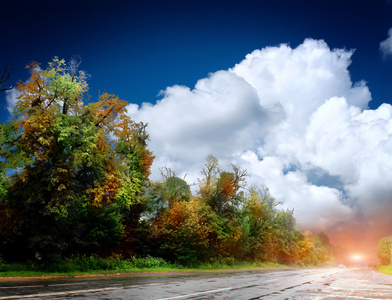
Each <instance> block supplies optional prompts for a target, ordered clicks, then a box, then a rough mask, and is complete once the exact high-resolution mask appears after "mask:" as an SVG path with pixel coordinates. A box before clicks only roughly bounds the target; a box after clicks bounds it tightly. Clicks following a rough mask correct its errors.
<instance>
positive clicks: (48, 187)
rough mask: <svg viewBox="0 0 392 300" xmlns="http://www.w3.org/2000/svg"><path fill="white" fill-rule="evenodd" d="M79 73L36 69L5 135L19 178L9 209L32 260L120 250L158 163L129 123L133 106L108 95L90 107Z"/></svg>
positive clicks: (137, 127)
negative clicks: (128, 223)
mask: <svg viewBox="0 0 392 300" xmlns="http://www.w3.org/2000/svg"><path fill="white" fill-rule="evenodd" d="M77 66H78V63H75V62H71V64H68V65H67V64H66V63H65V61H64V60H59V59H58V58H55V59H54V60H53V61H52V62H50V63H49V64H48V68H47V69H40V68H38V64H37V63H32V64H30V65H29V66H28V67H27V68H28V69H29V70H30V71H31V77H30V80H29V81H28V82H25V83H19V84H18V87H17V89H18V91H19V92H20V96H19V98H18V102H17V103H16V107H15V110H14V115H13V118H12V119H11V121H10V122H8V123H5V124H2V125H1V128H0V134H1V136H0V145H1V148H0V156H1V158H2V159H1V161H2V167H3V169H7V170H9V171H10V172H11V173H12V174H13V175H12V176H11V185H10V189H9V193H8V197H7V199H8V200H7V203H8V204H9V206H10V207H11V208H12V209H14V210H16V211H17V212H18V213H20V214H21V215H22V219H23V226H22V228H21V235H23V236H24V237H25V238H26V239H25V240H26V245H24V246H25V247H28V248H29V249H30V251H31V253H35V252H39V253H42V254H49V253H70V252H73V251H96V250H97V249H99V248H102V247H106V246H114V245H116V244H117V243H118V242H119V241H120V239H121V237H122V235H123V233H124V232H123V229H124V227H123V224H122V221H123V220H124V219H127V217H129V216H126V214H127V212H129V210H131V209H132V208H133V207H134V206H136V205H138V203H140V202H141V201H142V198H143V197H142V196H143V192H144V185H145V184H146V182H147V181H148V175H149V173H150V170H149V169H150V166H151V164H152V161H153V158H154V157H153V156H152V153H151V152H150V151H149V150H147V148H146V146H147V142H146V141H147V140H148V135H147V134H146V132H145V128H146V125H145V124H142V123H135V122H133V121H132V120H131V119H130V118H129V117H128V116H127V115H126V109H125V106H126V104H127V102H126V101H124V100H120V99H119V98H118V97H117V96H115V95H112V94H108V93H103V94H101V95H100V96H99V99H98V101H97V102H93V103H90V104H87V105H86V104H85V95H86V93H87V90H88V85H87V83H86V78H87V75H86V74H85V73H84V72H83V71H79V70H78V69H77ZM132 217H135V216H132ZM137 217H138V216H137Z"/></svg>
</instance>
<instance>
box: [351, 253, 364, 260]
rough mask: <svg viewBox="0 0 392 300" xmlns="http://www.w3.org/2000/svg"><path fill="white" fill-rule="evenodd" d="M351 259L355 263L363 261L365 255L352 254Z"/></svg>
mask: <svg viewBox="0 0 392 300" xmlns="http://www.w3.org/2000/svg"><path fill="white" fill-rule="evenodd" d="M350 258H351V260H353V261H361V260H362V259H363V255H362V254H358V253H355V254H351V256H350Z"/></svg>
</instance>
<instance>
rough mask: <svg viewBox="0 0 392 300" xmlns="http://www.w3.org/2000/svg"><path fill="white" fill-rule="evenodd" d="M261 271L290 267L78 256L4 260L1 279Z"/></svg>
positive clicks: (150, 258) (227, 261)
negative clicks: (187, 264) (38, 260)
mask: <svg viewBox="0 0 392 300" xmlns="http://www.w3.org/2000/svg"><path fill="white" fill-rule="evenodd" d="M260 268H288V266H285V265H280V264H276V263H262V262H257V263H250V262H238V261H234V260H217V261H214V262H212V263H208V264H200V265H197V266H192V267H184V266H181V265H178V264H172V263H169V262H166V261H165V260H163V259H161V258H155V257H145V258H132V259H126V260H125V259H115V258H107V259H104V258H100V257H96V256H78V257H72V258H58V259H55V260H52V261H51V262H50V263H43V264H36V263H26V264H17V263H12V264H7V263H5V262H2V261H0V277H58V276H88V275H93V276H94V275H110V274H122V273H124V274H125V273H142V272H184V271H214V270H217V271H219V270H244V269H260Z"/></svg>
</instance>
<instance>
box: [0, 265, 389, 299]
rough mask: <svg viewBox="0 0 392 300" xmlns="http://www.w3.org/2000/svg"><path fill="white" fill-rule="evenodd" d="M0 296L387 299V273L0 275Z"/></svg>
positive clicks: (297, 271)
mask: <svg viewBox="0 0 392 300" xmlns="http://www.w3.org/2000/svg"><path fill="white" fill-rule="evenodd" d="M3 299H73V300H77V299H84V300H89V299H156V300H158V299H160V300H169V299H247V300H248V299H320V300H321V299H392V276H388V275H385V274H382V273H379V272H376V271H373V270H370V269H337V268H329V269H280V270H253V271H234V272H228V273H222V272H208V273H196V272H192V273H179V274H171V273H168V274H133V275H120V276H105V277H98V278H96V277H91V278H72V279H58V280H47V279H45V280H42V279H41V280H22V281H20V280H17V281H12V280H0V300H3Z"/></svg>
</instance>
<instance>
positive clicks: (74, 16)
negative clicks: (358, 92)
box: [0, 0, 392, 121]
mask: <svg viewBox="0 0 392 300" xmlns="http://www.w3.org/2000/svg"><path fill="white" fill-rule="evenodd" d="M0 23H1V24H0V25H1V27H0V28H1V37H2V38H1V48H0V68H1V69H0V70H3V68H4V67H5V66H8V67H15V70H14V72H13V74H12V76H11V77H12V78H11V80H12V81H18V80H26V79H27V78H28V76H29V75H28V73H27V71H26V70H25V69H24V66H25V65H26V64H27V63H29V62H30V61H37V62H40V63H42V65H43V66H46V63H47V62H48V61H50V60H51V59H52V58H53V57H54V56H58V57H60V58H65V59H67V60H68V59H69V58H71V57H72V56H73V55H80V56H81V58H82V59H83V63H82V65H81V68H82V69H84V70H86V71H87V72H88V73H89V74H91V75H92V77H91V79H90V80H89V85H90V94H91V96H92V99H93V100H94V99H96V97H97V94H98V90H100V91H101V92H102V91H106V92H109V93H115V94H118V95H119V96H120V97H121V98H122V99H124V100H127V101H129V102H132V103H141V102H152V103H155V102H156V100H157V99H159V97H158V96H157V94H158V93H159V91H160V90H163V89H165V88H166V87H167V86H171V85H174V84H179V85H186V86H188V87H190V88H192V87H193V86H194V84H195V83H196V81H197V80H198V79H200V78H203V77H206V76H208V74H209V73H210V72H215V71H218V70H222V69H228V68H230V67H233V66H234V64H236V63H239V62H240V61H241V60H242V59H243V58H244V57H245V55H246V54H248V53H250V52H252V51H253V50H255V49H261V48H263V47H266V46H276V45H279V44H280V43H288V44H289V45H290V46H291V47H293V48H294V47H296V46H297V45H299V44H300V43H302V42H303V41H304V39H305V38H308V37H310V38H314V39H323V40H325V41H326V42H327V44H328V45H329V46H330V48H346V49H356V51H355V54H354V56H353V58H352V60H353V64H352V65H351V66H350V68H349V70H350V72H351V76H352V80H353V81H358V80H362V79H363V80H365V81H367V83H368V86H369V88H370V91H371V93H372V95H373V101H372V102H371V103H370V107H371V108H375V107H378V105H379V104H380V103H383V102H389V103H392V60H391V59H389V60H382V58H381V55H380V51H379V43H380V42H381V41H383V40H385V39H386V38H387V33H388V29H389V28H391V27H392V3H390V1H387V0H366V1H364V0H313V1H311V0H295V1H294V0H268V1H263V0H259V1H256V0H253V1H252V0H189V1H187V0H162V1H149V0H139V1H134V0H130V1H119V0H110V1H98V0H95V1H94V0H91V1H83V0H79V1H30V2H29V3H28V2H27V1H9V2H8V3H4V4H2V5H1V12H0ZM0 105H1V107H0V121H4V120H6V119H7V117H8V113H7V111H6V103H5V93H4V92H3V93H1V94H0Z"/></svg>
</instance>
